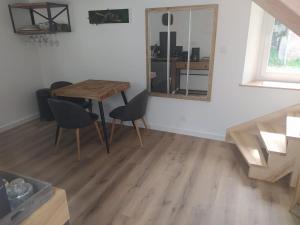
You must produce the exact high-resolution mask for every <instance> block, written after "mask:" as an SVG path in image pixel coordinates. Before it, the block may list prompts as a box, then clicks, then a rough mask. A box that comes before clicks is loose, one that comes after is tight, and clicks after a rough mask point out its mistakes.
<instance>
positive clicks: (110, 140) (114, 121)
mask: <svg viewBox="0 0 300 225" xmlns="http://www.w3.org/2000/svg"><path fill="white" fill-rule="evenodd" d="M115 124H116V119H113V121H112V124H111V131H110V139H109V145H111V143H112V139H113V135H114V131H115Z"/></svg>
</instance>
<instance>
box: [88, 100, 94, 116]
mask: <svg viewBox="0 0 300 225" xmlns="http://www.w3.org/2000/svg"><path fill="white" fill-rule="evenodd" d="M89 103H90V107H89V112H90V113H92V112H93V102H92V100H91V99H89Z"/></svg>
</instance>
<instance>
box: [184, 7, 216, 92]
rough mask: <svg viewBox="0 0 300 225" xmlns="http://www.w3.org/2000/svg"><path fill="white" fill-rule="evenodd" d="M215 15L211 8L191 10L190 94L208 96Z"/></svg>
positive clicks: (188, 88)
mask: <svg viewBox="0 0 300 225" xmlns="http://www.w3.org/2000/svg"><path fill="white" fill-rule="evenodd" d="M213 22H214V15H213V12H212V11H211V10H209V9H201V10H192V11H191V35H190V49H191V54H190V73H189V76H188V78H187V81H186V82H187V90H188V95H198V96H207V94H208V87H209V61H210V55H211V46H212V34H213Z"/></svg>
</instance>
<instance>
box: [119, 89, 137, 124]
mask: <svg viewBox="0 0 300 225" xmlns="http://www.w3.org/2000/svg"><path fill="white" fill-rule="evenodd" d="M121 94H122V98H123V101H124V103H125V105H128V101H127V98H126V95H125V92H124V91H121ZM131 122H132V126H133V127H134V128H135V123H134V121H131Z"/></svg>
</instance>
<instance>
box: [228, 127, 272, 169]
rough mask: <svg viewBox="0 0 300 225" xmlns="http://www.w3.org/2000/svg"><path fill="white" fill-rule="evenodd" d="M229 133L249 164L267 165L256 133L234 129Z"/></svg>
mask: <svg viewBox="0 0 300 225" xmlns="http://www.w3.org/2000/svg"><path fill="white" fill-rule="evenodd" d="M230 134H231V137H232V139H233V140H234V142H235V144H236V145H237V147H238V148H239V150H240V151H241V153H242V155H243V157H244V158H245V159H246V161H247V163H248V165H249V166H260V167H266V166H267V163H266V160H265V158H264V156H263V153H262V150H261V148H260V146H259V141H258V137H257V136H256V135H253V134H248V133H245V132H243V133H239V132H234V131H232V132H231V133H230Z"/></svg>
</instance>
